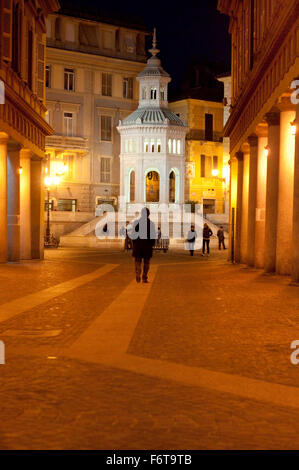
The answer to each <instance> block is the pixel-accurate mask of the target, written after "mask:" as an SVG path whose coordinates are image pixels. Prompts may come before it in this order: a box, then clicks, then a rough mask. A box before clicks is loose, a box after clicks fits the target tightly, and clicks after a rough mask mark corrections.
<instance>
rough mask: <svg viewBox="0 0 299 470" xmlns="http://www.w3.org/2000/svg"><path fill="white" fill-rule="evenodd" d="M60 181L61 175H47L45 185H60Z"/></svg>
mask: <svg viewBox="0 0 299 470" xmlns="http://www.w3.org/2000/svg"><path fill="white" fill-rule="evenodd" d="M59 183H60V178H59V176H54V177H53V178H52V177H51V176H46V178H45V186H47V187H49V186H52V185H54V186H58V185H59Z"/></svg>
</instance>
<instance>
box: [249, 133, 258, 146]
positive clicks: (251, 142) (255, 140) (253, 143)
mask: <svg viewBox="0 0 299 470" xmlns="http://www.w3.org/2000/svg"><path fill="white" fill-rule="evenodd" d="M247 140H248V143H249V145H250V147H257V144H258V136H257V135H256V134H251V135H250V136H249V137H248V139H247Z"/></svg>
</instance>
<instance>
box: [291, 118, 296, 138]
mask: <svg viewBox="0 0 299 470" xmlns="http://www.w3.org/2000/svg"><path fill="white" fill-rule="evenodd" d="M290 125H291V134H292V135H296V132H297V126H296V121H293V122H291V123H290Z"/></svg>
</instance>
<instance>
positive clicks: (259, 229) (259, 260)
mask: <svg viewBox="0 0 299 470" xmlns="http://www.w3.org/2000/svg"><path fill="white" fill-rule="evenodd" d="M267 144H268V138H267V137H266V136H264V135H261V136H259V137H258V164H257V195H256V218H255V260H254V264H255V267H256V268H259V269H262V268H264V258H265V210H266V182H267V156H266V154H265V147H266V146H267Z"/></svg>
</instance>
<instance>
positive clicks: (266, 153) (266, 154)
mask: <svg viewBox="0 0 299 470" xmlns="http://www.w3.org/2000/svg"><path fill="white" fill-rule="evenodd" d="M269 151H270V147H269V145H267V146H266V147H265V150H264V153H265V157H266V158H267V157H268V155H269Z"/></svg>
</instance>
